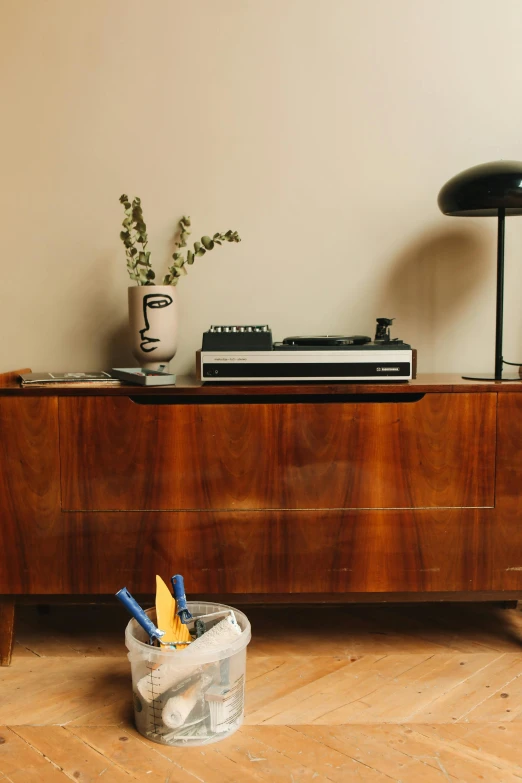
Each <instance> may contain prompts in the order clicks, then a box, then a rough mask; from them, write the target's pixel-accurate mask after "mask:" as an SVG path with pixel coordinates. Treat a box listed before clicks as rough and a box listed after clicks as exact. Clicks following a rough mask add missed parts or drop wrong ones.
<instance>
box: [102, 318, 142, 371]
mask: <svg viewBox="0 0 522 783" xmlns="http://www.w3.org/2000/svg"><path fill="white" fill-rule="evenodd" d="M102 348H103V366H104V367H106V368H108V369H110V368H111V367H135V366H136V364H137V362H136V359H135V358H134V356H133V355H132V352H131V349H130V335H129V321H128V319H127V318H124V319H123V320H122V322H121V323H119V324H118V325H117V326H115V327H113V328H112V329H110V330H109V331H108V332H107V334H106V335H105V339H104V341H103V343H102Z"/></svg>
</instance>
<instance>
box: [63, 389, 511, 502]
mask: <svg viewBox="0 0 522 783" xmlns="http://www.w3.org/2000/svg"><path fill="white" fill-rule="evenodd" d="M59 404H60V453H61V457H62V507H63V508H64V509H66V510H81V511H84V510H125V511H130V510H141V509H143V510H153V509H157V510H178V509H179V510H181V509H193V510H198V509H214V510H225V509H233V510H245V511H246V510H248V511H254V510H255V511H259V510H263V509H278V508H282V509H321V508H326V509H332V508H341V509H345V508H360V509H365V508H423V507H473V506H493V499H494V470H495V448H494V447H495V426H496V425H495V416H496V396H495V395H492V394H480V395H474V394H467V395H466V394H460V395H451V394H426V395H425V396H424V397H423V398H422V399H420V400H415V401H412V402H398V403H393V402H368V403H366V402H358V403H325V404H322V405H317V404H313V403H306V402H305V403H297V404H280V403H276V404H254V403H253V404H249V405H239V404H210V405H197V404H196V405H146V406H142V405H137V404H135V403H134V402H132V400H129V399H128V398H106V397H105V398H104V397H90V398H88V399H80V398H76V399H75V398H67V399H60V401H59Z"/></svg>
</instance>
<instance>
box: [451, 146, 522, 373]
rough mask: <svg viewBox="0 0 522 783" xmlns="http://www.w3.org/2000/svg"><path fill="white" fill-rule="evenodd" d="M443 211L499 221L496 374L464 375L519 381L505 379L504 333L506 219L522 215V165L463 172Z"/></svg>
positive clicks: (514, 162)
mask: <svg viewBox="0 0 522 783" xmlns="http://www.w3.org/2000/svg"><path fill="white" fill-rule="evenodd" d="M438 205H439V208H440V211H441V212H443V213H444V214H445V215H453V216H455V217H497V218H498V234H497V317H496V337H495V372H494V374H491V375H490V374H487V373H486V374H484V375H481V376H469V375H464V376H463V378H465V379H466V380H473V381H519V380H520V376H519V375H518V373H517V374H516V375H504V376H503V375H502V367H503V365H504V364H510V362H505V361H504V359H503V357H502V329H503V321H504V319H503V310H504V224H505V220H506V215H522V162H520V161H517V160H499V161H493V162H492V163H483V164H482V165H480V166H473V168H471V169H466V170H465V171H461V173H460V174H457V175H456V176H455V177H453V178H452V179H450V180H449V182H446V184H445V185H444V187H443V188H442V189H441V191H440V193H439V198H438Z"/></svg>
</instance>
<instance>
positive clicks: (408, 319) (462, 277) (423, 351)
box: [377, 226, 495, 371]
mask: <svg viewBox="0 0 522 783" xmlns="http://www.w3.org/2000/svg"><path fill="white" fill-rule="evenodd" d="M494 252H495V251H494V249H493V248H491V247H490V243H489V241H488V237H485V236H484V233H483V231H482V230H480V229H477V227H476V226H474V227H472V226H469V227H465V226H463V227H462V228H458V227H457V228H455V229H452V230H444V231H441V230H437V231H433V230H432V231H430V232H427V233H426V234H424V235H423V236H421V237H419V239H417V240H416V241H414V242H413V243H412V244H410V245H409V246H408V247H407V248H406V249H405V250H403V251H402V252H401V253H400V254H398V255H397V256H396V257H395V258H394V259H393V260H392V261H391V263H390V264H389V268H388V273H387V275H385V276H383V279H382V286H381V292H382V293H381V296H380V298H379V300H378V307H377V311H378V312H379V313H380V314H382V315H386V316H387V317H395V318H397V326H398V328H397V329H396V330H395V332H394V331H393V330H392V336H393V335H394V333H395V335H396V336H398V337H401V338H403V339H404V340H406V341H411V342H412V344H413V346H414V347H415V348H417V349H418V350H419V362H420V369H421V371H422V370H423V366H422V365H423V364H424V365H425V366H426V364H429V358H430V357H432V356H433V354H434V346H435V342H436V341H437V345H439V346H440V345H441V338H442V337H444V336H446V337H448V336H449V334H450V333H451V331H452V329H453V328H454V327H455V328H456V332H457V333H458V331H459V329H460V331H461V332H462V323H461V319H462V317H463V314H464V313H465V312H466V311H467V310H468V308H469V303H470V302H473V300H476V301H478V299H479V297H478V293H477V292H478V290H479V289H480V288H482V287H483V286H484V283H485V281H486V280H487V278H488V277H489V276H490V275H491V274H492V271H493V269H494ZM479 320H480V319H479ZM459 322H460V326H459ZM477 323H478V321H477ZM457 327H458V328H457ZM423 360H424V361H423Z"/></svg>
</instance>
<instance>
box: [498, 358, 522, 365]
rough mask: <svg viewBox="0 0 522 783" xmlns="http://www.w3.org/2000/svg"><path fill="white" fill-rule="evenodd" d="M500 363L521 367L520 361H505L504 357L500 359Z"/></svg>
mask: <svg viewBox="0 0 522 783" xmlns="http://www.w3.org/2000/svg"><path fill="white" fill-rule="evenodd" d="M502 364H510V365H511V366H512V367H522V362H507V361H506V360H505V359H502Z"/></svg>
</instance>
